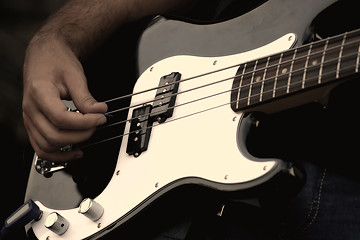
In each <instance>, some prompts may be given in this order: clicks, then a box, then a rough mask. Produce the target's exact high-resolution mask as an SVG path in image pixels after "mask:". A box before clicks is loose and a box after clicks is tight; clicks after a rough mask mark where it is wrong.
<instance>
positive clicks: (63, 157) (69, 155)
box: [24, 121, 84, 162]
mask: <svg viewBox="0 0 360 240" xmlns="http://www.w3.org/2000/svg"><path fill="white" fill-rule="evenodd" d="M24 125H25V127H26V129H27V131H28V135H29V140H30V142H31V145H32V147H33V148H34V151H35V152H36V154H37V155H38V156H39V157H40V158H42V159H45V160H49V161H54V162H68V161H71V160H75V159H80V158H82V157H83V155H84V153H83V152H82V151H81V150H80V149H73V150H71V151H60V150H59V149H57V150H54V151H51V152H48V151H44V150H43V149H42V148H41V147H40V146H39V145H38V140H35V138H34V137H33V135H34V133H33V131H32V130H31V128H30V127H29V125H28V123H27V122H26V121H24Z"/></svg>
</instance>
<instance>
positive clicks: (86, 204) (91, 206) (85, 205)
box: [79, 198, 104, 221]
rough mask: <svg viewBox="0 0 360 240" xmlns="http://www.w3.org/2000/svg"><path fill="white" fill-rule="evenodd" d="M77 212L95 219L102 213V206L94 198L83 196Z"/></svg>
mask: <svg viewBox="0 0 360 240" xmlns="http://www.w3.org/2000/svg"><path fill="white" fill-rule="evenodd" d="M79 213H81V214H83V215H84V216H86V217H87V218H89V219H91V220H93V221H97V220H99V219H100V218H101V216H102V215H103V213H104V208H103V207H102V206H101V205H100V204H99V203H97V202H95V201H94V200H92V199H90V198H85V199H84V200H83V201H82V202H81V203H80V207H79Z"/></svg>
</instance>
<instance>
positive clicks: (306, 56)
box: [243, 38, 360, 85]
mask: <svg viewBox="0 0 360 240" xmlns="http://www.w3.org/2000/svg"><path fill="white" fill-rule="evenodd" d="M329 39H332V38H329ZM329 39H327V41H329ZM324 42H325V41H324ZM358 42H359V40H354V41H351V42H347V43H346V44H344V46H348V45H351V44H354V43H358ZM316 43H319V42H314V43H312V44H308V45H303V46H301V47H307V46H309V48H310V49H309V51H308V54H307V55H305V56H301V57H298V58H295V59H294V60H301V59H303V58H306V59H307V60H308V58H310V57H313V56H315V55H317V54H319V53H322V54H323V53H324V50H320V51H316V52H311V51H312V47H313V45H314V44H316ZM301 47H300V48H301ZM338 47H339V46H334V47H330V48H327V49H326V51H330V50H334V49H336V48H338ZM300 48H295V49H290V50H289V51H295V50H297V49H300ZM359 49H360V47H359ZM287 52H288V51H286V52H283V53H281V54H284V53H287ZM359 52H360V50H359ZM359 54H360V53H359ZM281 60H282V59H281ZM291 61H293V60H292V59H291V60H286V61H283V62H281V64H286V63H290V62H291ZM279 64H280V62H278V63H276V64H273V65H270V66H268V67H267V68H271V67H279ZM359 64H360V63H359ZM265 68H266V67H262V68H259V69H256V70H255V73H256V72H259V71H262V70H265ZM307 68H308V67H307ZM253 73H254V71H250V72H247V73H245V72H243V74H245V75H250V74H253ZM305 78H306V76H305ZM305 80H306V79H305ZM304 85H305V83H304Z"/></svg>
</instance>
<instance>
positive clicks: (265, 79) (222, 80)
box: [99, 54, 356, 130]
mask: <svg viewBox="0 0 360 240" xmlns="http://www.w3.org/2000/svg"><path fill="white" fill-rule="evenodd" d="M354 55H356V54H347V55H343V56H342V58H347V57H353V56H354ZM335 61H337V59H331V60H328V61H324V62H323V63H319V64H315V65H312V66H308V67H306V68H305V67H304V68H299V69H296V70H293V71H291V72H287V73H282V74H279V75H276V76H272V77H269V78H264V79H262V80H259V81H257V82H255V83H254V82H251V83H249V84H244V85H242V86H239V87H235V88H231V89H228V90H225V91H220V92H218V93H215V94H212V95H208V96H204V97H200V98H197V99H194V100H192V101H189V102H185V103H181V104H178V105H174V106H172V107H169V108H167V109H174V108H177V107H181V106H184V105H188V104H191V103H194V102H197V101H201V100H204V99H207V98H211V97H214V96H218V95H220V94H225V93H228V92H232V91H235V90H239V89H241V88H246V87H252V86H253V85H254V84H264V82H266V81H269V80H272V79H274V78H281V77H284V76H289V75H295V74H297V73H301V72H304V70H305V69H306V70H308V71H309V70H312V69H315V68H318V67H321V66H322V67H326V65H329V64H332V63H333V62H335ZM342 70H346V69H342ZM335 73H336V71H335ZM330 74H332V73H330ZM241 76H243V74H238V75H235V76H232V77H229V78H224V79H221V80H218V81H214V82H212V83H209V84H206V85H202V86H199V87H195V88H191V89H188V90H185V91H182V92H179V93H174V94H171V95H169V96H168V97H167V98H170V97H172V96H176V95H179V94H183V93H186V92H190V91H194V90H198V89H200V88H203V87H208V86H210V85H214V84H218V83H221V82H224V81H228V80H232V79H234V78H237V77H241ZM322 76H324V74H322ZM311 80H313V79H306V81H311ZM298 83H301V82H295V83H294V82H293V83H292V82H290V84H287V85H286V86H281V87H277V88H276V89H275V90H279V89H282V88H284V87H289V88H290V87H291V86H294V85H295V84H298ZM271 91H274V89H273V90H271ZM268 92H269V91H267V92H263V93H262V94H265V93H268ZM257 95H259V94H255V95H251V96H247V97H245V98H242V99H239V100H237V101H241V100H246V99H248V98H251V97H256V96H257ZM154 101H155V100H151V101H146V102H143V103H141V104H137V105H133V106H129V107H125V108H121V109H119V110H114V111H111V112H108V113H107V114H112V113H115V112H118V111H123V110H128V109H131V108H135V107H138V106H143V105H144V104H149V103H152V102H154ZM158 112H159V111H158ZM151 114H156V111H155V112H151V113H148V114H144V115H142V116H143V117H148V116H150V115H151ZM134 119H136V117H134V118H129V119H126V120H122V121H119V122H115V123H112V124H109V125H106V126H102V127H99V130H100V129H104V128H108V127H111V126H115V125H119V124H123V123H125V122H127V121H132V120H134Z"/></svg>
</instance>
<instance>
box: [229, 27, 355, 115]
mask: <svg viewBox="0 0 360 240" xmlns="http://www.w3.org/2000/svg"><path fill="white" fill-rule="evenodd" d="M359 60H360V30H356V31H352V32H348V33H345V34H342V35H338V36H334V37H330V38H327V39H324V40H320V41H317V42H314V43H311V44H307V45H303V46H301V47H297V48H294V49H290V50H288V51H285V52H282V53H278V54H275V55H272V56H268V57H265V58H261V59H257V60H254V61H251V62H247V63H244V64H241V65H240V66H239V69H238V71H237V74H236V77H235V79H234V82H233V86H232V91H231V108H232V109H233V110H234V111H239V110H242V109H245V108H249V107H253V106H255V105H257V104H260V103H263V102H268V101H271V100H274V99H277V98H280V97H284V96H287V95H290V94H294V93H298V92H301V91H304V90H307V89H309V88H314V87H318V86H321V85H323V84H327V83H331V82H333V81H335V80H340V79H347V78H349V77H353V76H355V75H356V74H357V73H359Z"/></svg>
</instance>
